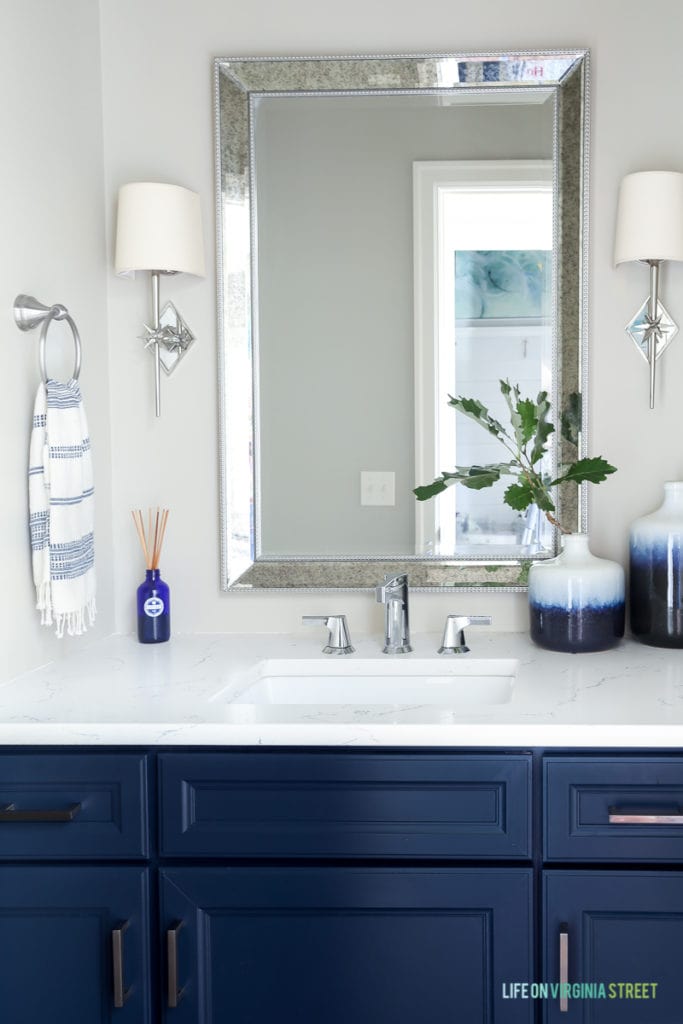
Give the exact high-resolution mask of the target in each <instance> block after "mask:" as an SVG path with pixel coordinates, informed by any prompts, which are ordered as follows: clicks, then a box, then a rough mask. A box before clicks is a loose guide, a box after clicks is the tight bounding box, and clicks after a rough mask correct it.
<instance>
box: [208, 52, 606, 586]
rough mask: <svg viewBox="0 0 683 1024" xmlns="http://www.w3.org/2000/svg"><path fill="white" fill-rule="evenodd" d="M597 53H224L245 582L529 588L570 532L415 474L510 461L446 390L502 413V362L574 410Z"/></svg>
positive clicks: (225, 193)
mask: <svg viewBox="0 0 683 1024" xmlns="http://www.w3.org/2000/svg"><path fill="white" fill-rule="evenodd" d="M496 74H497V75H498V77H499V81H497V82H496V83H495V84H491V85H487V84H481V80H482V78H484V77H485V76H487V77H486V81H489V77H488V76H493V77H494V78H495V76H496ZM585 74H586V57H585V54H578V53H572V54H563V55H558V54H554V55H538V56H534V57H530V56H528V55H527V59H524V60H523V59H521V58H505V59H496V60H487V61H482V60H481V59H480V58H469V59H467V58H456V57H444V58H433V57H432V58H428V57H424V58H423V57H415V58H390V57H388V58H365V59H360V58H329V59H328V58H326V59H321V60H313V59H312V60H295V59H292V60H289V59H280V60H260V59H238V60H222V59H221V60H218V61H217V62H216V82H217V122H218V204H219V210H218V212H219V251H218V257H219V285H220V287H219V328H220V335H221V336H220V345H219V351H220V374H221V419H222V422H221V430H222V434H221V510H222V530H223V571H222V575H223V583H224V585H225V586H248V587H251V586H277V587H283V586H306V587H310V586H333V587H334V586H342V587H358V586H361V587H364V586H371V585H373V584H374V583H375V582H376V580H377V579H378V578H379V577H380V576H381V574H382V572H383V571H384V569H385V567H387V566H388V568H387V571H389V570H391V571H397V570H401V571H409V572H410V576H411V582H412V584H413V585H416V586H436V587H453V586H460V585H465V586H468V585H469V586H472V585H475V586H481V585H492V584H493V585H496V586H503V587H509V586H513V587H515V586H521V585H523V583H524V572H525V563H526V562H527V561H528V559H529V558H530V557H532V556H533V557H542V556H544V555H551V554H553V553H554V543H555V539H554V537H553V536H552V533H551V531H550V530H549V527H548V526H547V524H546V523H545V520H542V519H540V517H534V516H533V515H528V516H525V517H523V518H522V517H520V516H519V515H517V514H516V513H514V512H512V511H511V510H509V509H508V508H507V506H505V505H504V504H503V502H502V494H501V493H499V491H498V490H496V489H491V490H488V491H481V492H475V491H464V490H462V489H456V488H449V489H448V490H447V491H446V492H445V493H444V494H443V495H440V496H439V498H438V499H437V500H436V501H432V502H425V503H419V504H418V503H417V502H416V501H415V498H414V496H413V494H412V489H413V487H414V486H415V484H416V483H426V482H429V481H430V480H431V479H433V477H434V476H435V475H437V474H439V473H440V472H441V471H442V470H445V469H452V468H453V466H455V465H456V464H458V465H462V464H471V463H481V462H487V461H499V460H500V453H499V452H498V451H496V452H495V453H493V452H490V451H489V449H488V448H487V444H489V443H490V442H487V439H486V438H485V437H484V438H483V443H482V438H481V437H480V436H478V434H477V428H476V425H475V424H470V423H469V422H468V421H466V420H463V418H462V417H456V415H455V413H454V411H453V410H452V409H451V408H449V407H448V405H447V402H448V395H449V394H459V395H468V396H471V397H477V398H479V399H480V400H481V401H483V402H484V404H486V405H487V406H489V408H490V409H491V412H492V413H493V415H495V416H498V417H499V418H500V417H502V415H503V413H502V410H501V409H498V407H497V404H496V403H498V401H499V400H500V392H499V386H498V380H499V378H500V377H508V378H509V379H510V380H511V381H512V382H513V383H518V384H519V385H520V387H521V389H522V392H523V393H528V394H531V395H533V396H534V397H535V395H536V393H537V392H538V391H539V390H540V389H545V390H547V391H548V392H549V393H550V395H551V398H552V399H553V407H554V408H558V407H561V405H562V403H563V401H564V399H565V398H566V396H567V395H568V394H569V393H571V392H573V391H578V390H580V377H581V368H580V360H579V352H580V342H581V340H582V339H581V335H582V330H583V324H584V321H585V309H584V307H583V303H582V297H583V277H582V274H583V272H584V256H585V254H584V249H583V246H584V244H585V240H584V239H583V237H582V233H581V231H582V215H583V199H584V188H585V174H586V162H585V161H586V145H585V143H586V134H587V133H586V118H585V110H584V105H583V95H584V86H585ZM518 83H522V84H521V85H520V84H518ZM524 83H528V84H524ZM560 338H561V339H562V344H561V345H560V343H559V339H560ZM499 414H500V416H499ZM572 454H574V453H568V452H564V451H558V450H555V451H553V452H551V464H550V465H548V467H547V468H548V472H549V473H552V472H553V470H554V466H555V464H557V463H558V462H559V461H565V460H566V459H567V457H569V456H570V455H572ZM567 500H568V498H567V497H566V496H564V495H562V494H560V495H558V502H559V504H560V505H562V504H563V502H564V508H565V515H566V513H567V511H568V512H569V516H570V518H571V514H572V510H571V508H567V505H566V501H567ZM582 514H583V511H582V509H579V508H578V507H575V509H574V515H575V518H576V521H577V522H578V521H579V520H580V519H581V517H582Z"/></svg>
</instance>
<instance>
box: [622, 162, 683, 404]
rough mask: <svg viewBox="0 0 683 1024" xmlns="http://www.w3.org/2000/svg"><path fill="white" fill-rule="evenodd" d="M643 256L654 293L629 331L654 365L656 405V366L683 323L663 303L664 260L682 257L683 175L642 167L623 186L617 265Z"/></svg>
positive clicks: (652, 380) (652, 378) (652, 382)
mask: <svg viewBox="0 0 683 1024" xmlns="http://www.w3.org/2000/svg"><path fill="white" fill-rule="evenodd" d="M629 260H641V261H642V262H643V263H647V264H648V265H649V267H650V296H649V298H648V299H647V300H646V301H645V302H644V303H643V305H642V306H641V307H640V309H639V310H638V312H637V313H636V314H635V316H634V317H633V319H632V320H631V321H630V323H628V324H627V326H626V331H627V333H628V334H629V335H630V336H631V338H633V341H634V342H635V344H636V346H637V347H638V349H639V351H640V353H641V354H642V355H643V357H644V358H645V359H646V360H647V361H648V363H649V366H650V408H651V409H654V405H655V365H656V362H657V360H658V359H659V357H660V356H661V354H662V352H664V350H665V349H666V348H667V347H668V345H669V344H670V343H671V342H672V341H673V339H674V338H675V336H676V335H677V334H678V326H677V324H675V323H674V321H673V320H672V319H671V317H670V316H669V314H668V313H667V311H666V309H665V308H664V306H663V305H662V303H661V302H660V301H659V268H660V265H661V263H662V261H663V260H683V174H681V173H680V172H678V171H638V172H637V173H635V174H627V175H626V177H625V178H624V179H623V181H622V183H621V188H620V190H619V202H618V206H617V228H616V235H615V240H614V264H615V266H617V265H618V264H619V263H625V262H627V261H629Z"/></svg>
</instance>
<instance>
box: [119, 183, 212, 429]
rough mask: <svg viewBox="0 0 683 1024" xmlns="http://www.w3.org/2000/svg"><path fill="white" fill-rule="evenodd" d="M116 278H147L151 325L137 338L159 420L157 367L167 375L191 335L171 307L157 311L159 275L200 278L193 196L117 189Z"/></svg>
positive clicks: (151, 187)
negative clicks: (145, 274)
mask: <svg viewBox="0 0 683 1024" xmlns="http://www.w3.org/2000/svg"><path fill="white" fill-rule="evenodd" d="M114 263H115V268H116V273H117V274H120V275H122V276H126V277H134V276H135V271H136V270H149V271H151V274H152V323H151V325H148V324H145V334H144V335H143V336H142V339H143V341H144V342H145V345H146V347H151V348H152V349H153V351H154V386H155V395H156V414H157V416H160V415H161V367H162V366H163V367H164V370H165V372H166V373H167V374H169V373H171V372H172V371H173V370H174V369H175V367H176V366H177V364H178V363H179V361H180V360H181V359H182V357H183V355H184V354H185V352H186V351H187V349H188V348H189V346H190V344H191V343H192V342H193V341H194V335H193V334H192V332H191V331H190V329H189V327H188V326H187V324H186V323H185V321H184V320H183V318H182V317H181V316H180V314H179V313H178V311H177V309H176V308H175V306H174V305H173V303H171V302H167V303H166V305H165V306H164V308H163V310H160V309H159V276H160V275H161V274H196V275H197V277H203V276H204V242H203V239H202V219H201V210H200V206H199V196H198V195H197V193H196V192H191V191H190V190H189V189H187V188H181V187H180V186H179V185H162V184H159V183H158V182H152V181H137V182H132V183H131V184H128V185H122V186H121V188H120V189H119V208H118V217H117V228H116V256H115V260H114Z"/></svg>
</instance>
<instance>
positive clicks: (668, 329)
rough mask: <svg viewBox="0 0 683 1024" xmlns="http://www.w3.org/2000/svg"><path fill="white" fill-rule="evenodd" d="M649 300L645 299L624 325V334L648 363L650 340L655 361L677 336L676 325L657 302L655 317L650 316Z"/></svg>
mask: <svg viewBox="0 0 683 1024" xmlns="http://www.w3.org/2000/svg"><path fill="white" fill-rule="evenodd" d="M649 306H650V299H646V300H645V302H644V303H643V304H642V306H641V307H640V309H639V310H638V312H637V313H636V314H635V316H634V317H633V319H632V320H630V321H629V323H627V325H626V333H627V334H628V335H630V337H631V338H632V339H633V341H634V343H635V345H636V347H637V348H638V350H639V351H640V354H641V355H642V357H643V359H645V361H646V362H649V358H650V338H653V340H654V345H655V359H659V357H660V356H661V354H662V352H664V351H665V349H667V348H668V346H669V345H670V344H671V342H672V341H673V340H674V338H675V337H676V335H677V334H678V325H677V324H676V323H675V321H674V320H673V319H672V318H671V316H670V315H669V313H667V311H666V309H665V308H664V306H663V305H662V303H661V302H659V301H658V302H657V315H656V316H655V317H652V316H650V314H649V312H648V310H649Z"/></svg>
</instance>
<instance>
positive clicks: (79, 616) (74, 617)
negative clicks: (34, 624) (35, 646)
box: [41, 597, 97, 640]
mask: <svg viewBox="0 0 683 1024" xmlns="http://www.w3.org/2000/svg"><path fill="white" fill-rule="evenodd" d="M48 614H50V612H49V611H48ZM86 615H87V617H88V622H89V624H90V625H91V626H92V625H93V624H94V622H95V616H96V615H97V605H96V603H95V598H94V597H92V598H90V600H89V601H88V602H87V603H86V604H84V605H83V607H82V608H78V609H77V610H76V611H73V612H55V614H54V616H53V617H52V616H51V618H50V622H49V623H48V625H50V624H51V622H52V619H53V618H54V622H55V625H56V627H57V628H56V629H55V635H56V636H57V637H59V639H60V640H61V639H62V638H63V636H64V630H66V632H67V634H68V635H69V636H81V635H82V634H83V633H85V632H86V631H87V628H88V627H87V626H86V624H85V618H86ZM41 621H42V619H41Z"/></svg>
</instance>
